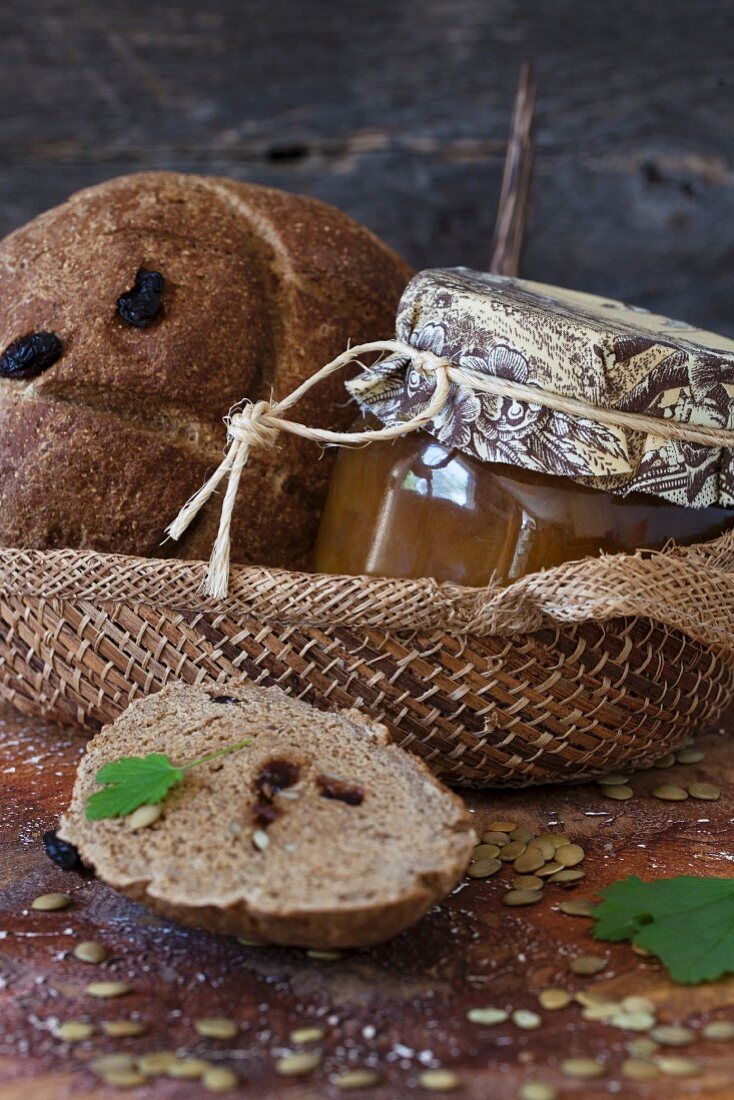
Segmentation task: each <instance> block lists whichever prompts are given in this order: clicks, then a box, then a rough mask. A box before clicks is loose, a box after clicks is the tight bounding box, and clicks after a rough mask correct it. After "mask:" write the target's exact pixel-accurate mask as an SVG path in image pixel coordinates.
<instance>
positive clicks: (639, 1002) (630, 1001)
mask: <svg viewBox="0 0 734 1100" xmlns="http://www.w3.org/2000/svg"><path fill="white" fill-rule="evenodd" d="M622 1008H623V1009H624V1010H625V1012H651V1013H653V1014H654V1013H655V1002H654V1001H651V1000H650V998H649V997H641V996H640V995H639V994H634V993H633V994H632V996H630V997H623V998H622Z"/></svg>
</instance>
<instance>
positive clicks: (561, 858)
mask: <svg viewBox="0 0 734 1100" xmlns="http://www.w3.org/2000/svg"><path fill="white" fill-rule="evenodd" d="M585 854H586V853H585V852H584V849H583V848H582V847H581V845H580V844H563V845H561V847H560V848H557V849H556V860H557V861H558V862H559V863H561V864H563V866H564V867H575V866H576V865H577V864H578V863H581V862H582V860H583V858H584V856H585Z"/></svg>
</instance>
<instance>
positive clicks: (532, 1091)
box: [520, 1081, 558, 1100]
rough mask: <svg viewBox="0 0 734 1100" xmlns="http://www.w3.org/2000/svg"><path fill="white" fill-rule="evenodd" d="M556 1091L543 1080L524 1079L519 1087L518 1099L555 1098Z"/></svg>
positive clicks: (546, 1099)
mask: <svg viewBox="0 0 734 1100" xmlns="http://www.w3.org/2000/svg"><path fill="white" fill-rule="evenodd" d="M557 1096H558V1093H557V1092H556V1090H555V1089H554V1088H553V1086H552V1085H546V1084H545V1083H544V1082H543V1081H526V1083H525V1084H524V1085H522V1086H521V1088H520V1100H556V1097H557Z"/></svg>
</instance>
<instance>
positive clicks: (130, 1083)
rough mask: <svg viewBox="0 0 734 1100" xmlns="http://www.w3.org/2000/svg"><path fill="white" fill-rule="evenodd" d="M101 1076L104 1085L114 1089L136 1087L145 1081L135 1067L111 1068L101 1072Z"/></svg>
mask: <svg viewBox="0 0 734 1100" xmlns="http://www.w3.org/2000/svg"><path fill="white" fill-rule="evenodd" d="M102 1078H103V1080H104V1083H105V1084H106V1085H111V1086H112V1087H113V1088H115V1089H136V1088H138V1087H139V1086H140V1085H144V1084H145V1081H146V1079H145V1077H144V1076H143V1074H142V1073H138V1071H137V1070H136V1069H111V1070H109V1072H107V1073H103V1074H102Z"/></svg>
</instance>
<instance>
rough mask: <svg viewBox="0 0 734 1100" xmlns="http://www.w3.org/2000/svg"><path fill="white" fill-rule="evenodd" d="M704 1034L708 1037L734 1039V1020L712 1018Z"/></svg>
mask: <svg viewBox="0 0 734 1100" xmlns="http://www.w3.org/2000/svg"><path fill="white" fill-rule="evenodd" d="M702 1034H703V1036H704V1038H706V1039H716V1040H719V1039H734V1021H732V1020H712V1021H711V1023H710V1024H706V1026H705V1027H704V1029H703V1032H702Z"/></svg>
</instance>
